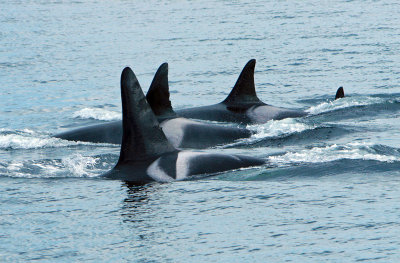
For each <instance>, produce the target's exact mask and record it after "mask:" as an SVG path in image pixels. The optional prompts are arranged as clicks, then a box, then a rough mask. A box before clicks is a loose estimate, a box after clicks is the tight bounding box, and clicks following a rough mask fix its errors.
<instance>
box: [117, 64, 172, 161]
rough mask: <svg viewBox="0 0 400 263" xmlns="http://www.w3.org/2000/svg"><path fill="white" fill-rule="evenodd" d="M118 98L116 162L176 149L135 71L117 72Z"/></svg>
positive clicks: (147, 156)
mask: <svg viewBox="0 0 400 263" xmlns="http://www.w3.org/2000/svg"><path fill="white" fill-rule="evenodd" d="M121 99H122V145H121V152H120V156H119V160H118V164H121V163H124V162H129V161H139V160H146V159H149V158H151V157H157V156H159V155H161V154H163V153H167V152H173V151H176V149H175V148H174V147H173V146H172V145H171V144H170V143H169V142H168V140H167V138H166V137H165V135H164V133H163V131H162V130H161V128H160V126H159V123H158V121H157V119H156V116H155V115H154V113H153V111H152V110H151V108H150V106H149V104H148V103H147V100H146V98H145V96H144V94H143V91H142V89H141V87H140V84H139V82H138V80H137V78H136V76H135V74H134V73H133V71H132V70H131V69H130V68H128V67H126V68H125V69H124V70H123V71H122V75H121ZM118 164H117V165H118Z"/></svg>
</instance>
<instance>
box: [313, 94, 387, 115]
mask: <svg viewBox="0 0 400 263" xmlns="http://www.w3.org/2000/svg"><path fill="white" fill-rule="evenodd" d="M384 101H385V100H384V99H382V98H374V97H345V98H341V99H338V100H334V101H329V102H323V103H321V104H319V105H317V106H313V107H310V108H309V109H307V110H306V112H308V113H310V114H320V113H323V112H329V111H333V110H338V109H343V108H348V107H354V106H366V105H372V104H377V103H382V102H384Z"/></svg>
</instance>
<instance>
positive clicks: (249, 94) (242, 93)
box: [223, 59, 261, 104]
mask: <svg viewBox="0 0 400 263" xmlns="http://www.w3.org/2000/svg"><path fill="white" fill-rule="evenodd" d="M255 66H256V60H255V59H251V60H250V61H249V62H247V64H246V66H244V68H243V70H242V72H241V73H240V76H239V78H238V80H237V81H236V84H235V86H234V87H233V89H232V91H231V93H230V94H229V95H228V97H227V98H226V99H225V100H224V101H223V103H225V104H232V103H233V104H246V103H261V101H260V99H259V98H258V97H257V94H256V87H255V85H254V68H255Z"/></svg>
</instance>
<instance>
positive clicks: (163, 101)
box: [146, 63, 176, 117]
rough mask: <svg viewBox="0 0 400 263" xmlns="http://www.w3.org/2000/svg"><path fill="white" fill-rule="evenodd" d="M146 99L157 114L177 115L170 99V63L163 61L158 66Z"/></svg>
mask: <svg viewBox="0 0 400 263" xmlns="http://www.w3.org/2000/svg"><path fill="white" fill-rule="evenodd" d="M146 99H147V102H148V103H149V104H150V107H151V109H152V110H153V112H154V114H155V115H156V116H168V117H171V116H176V113H175V112H174V110H173V109H172V106H171V101H170V100H169V85H168V63H163V64H161V66H160V67H159V68H158V70H157V72H156V74H155V75H154V78H153V81H152V82H151V85H150V88H149V90H148V91H147V95H146Z"/></svg>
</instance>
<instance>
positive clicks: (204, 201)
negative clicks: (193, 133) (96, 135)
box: [0, 0, 400, 262]
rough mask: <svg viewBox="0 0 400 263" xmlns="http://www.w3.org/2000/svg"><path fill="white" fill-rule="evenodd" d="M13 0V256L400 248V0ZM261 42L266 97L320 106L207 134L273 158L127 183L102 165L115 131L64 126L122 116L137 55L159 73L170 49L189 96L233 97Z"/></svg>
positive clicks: (297, 254)
mask: <svg viewBox="0 0 400 263" xmlns="http://www.w3.org/2000/svg"><path fill="white" fill-rule="evenodd" d="M0 14H1V16H0V19H1V23H0V29H1V30H0V47H1V48H0V69H1V70H0V93H1V97H0V261H2V262H25V261H29V260H32V261H33V260H35V261H48V262H57V261H65V262H71V261H94V262H99V261H100V262H110V261H116V262H124V261H130V262H210V261H217V262H244V261H250V262H267V261H268V262H282V261H288V262H321V261H332V262H343V261H370V262H397V261H398V260H400V254H399V253H398V250H399V247H400V238H399V234H400V223H399V222H400V204H399V202H398V200H399V198H400V192H399V190H398V189H399V187H400V123H399V121H398V120H399V116H400V85H399V82H400V70H399V62H400V55H399V53H400V52H399V51H400V4H399V3H397V2H396V1H393V0H390V1H322V2H318V1H302V2H297V3H294V2H286V1H259V2H256V1H251V2H244V1H241V2H239V1H215V2H213V1H207V2H205V1H203V2H201V3H198V2H183V1H170V2H164V1H145V2H141V3H139V2H137V3H136V1H129V2H128V1H84V2H79V1H5V2H2V3H0ZM251 58H256V59H257V66H256V75H255V82H256V88H257V91H258V94H259V97H260V98H261V99H262V100H263V101H264V102H266V103H269V104H272V105H275V106H283V107H289V108H297V109H303V110H306V111H308V112H309V113H310V115H309V116H307V117H305V118H299V119H291V120H282V121H272V122H269V123H266V124H263V125H253V126H249V127H248V128H250V129H252V130H255V131H257V133H256V134H255V135H254V136H253V137H251V138H249V139H244V140H240V141H237V142H234V143H232V144H230V145H224V146H219V147H216V148H213V149H208V150H207V151H210V152H214V151H215V152H226V153H240V154H246V155H251V156H257V157H261V158H264V159H266V160H268V165H266V166H264V167H260V168H253V169H244V170H240V171H231V172H226V173H223V174H219V175H216V176H210V177H206V178H203V179H200V180H195V181H184V182H175V183H168V184H158V183H154V184H149V185H145V186H142V187H137V186H129V185H126V184H125V183H123V182H120V181H111V180H104V179H101V178H100V177H99V175H101V174H102V173H104V172H105V171H108V170H109V169H111V168H112V167H113V165H114V163H115V162H116V160H117V158H118V154H119V147H118V146H116V145H107V144H91V143H81V142H68V141H63V140H60V139H55V138H52V137H51V136H50V135H51V134H54V133H56V132H60V131H64V130H68V129H71V128H73V127H76V126H83V125H88V124H95V123H101V122H104V121H109V120H116V119H120V118H121V113H120V91H119V78H120V73H121V71H122V69H123V68H124V67H125V66H131V67H132V69H133V70H134V71H135V73H136V74H137V76H138V79H139V81H140V83H141V84H142V86H143V88H144V90H147V87H148V86H149V84H150V82H151V79H152V77H153V74H154V72H155V70H156V69H157V67H158V66H159V65H160V64H161V63H163V62H168V63H169V68H170V76H169V79H170V86H171V92H172V94H171V100H172V104H173V106H174V107H175V108H184V107H190V106H199V105H206V104H211V103H217V102H219V101H221V100H222V99H224V98H225V96H226V95H227V94H228V93H229V91H230V88H231V87H232V86H233V84H234V83H235V81H236V78H237V77H238V75H239V73H240V70H241V68H242V67H243V66H244V64H245V63H246V62H247V61H248V60H249V59H251ZM339 86H344V88H345V93H346V95H347V97H346V98H344V99H340V100H337V101H333V100H332V99H333V97H334V94H335V92H336V89H337V88H338V87H339Z"/></svg>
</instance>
